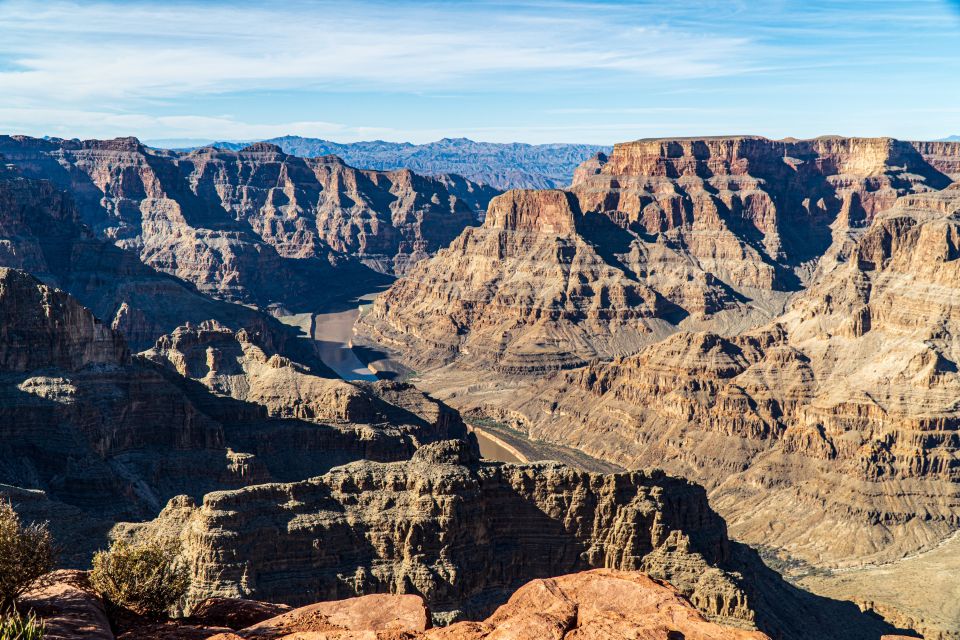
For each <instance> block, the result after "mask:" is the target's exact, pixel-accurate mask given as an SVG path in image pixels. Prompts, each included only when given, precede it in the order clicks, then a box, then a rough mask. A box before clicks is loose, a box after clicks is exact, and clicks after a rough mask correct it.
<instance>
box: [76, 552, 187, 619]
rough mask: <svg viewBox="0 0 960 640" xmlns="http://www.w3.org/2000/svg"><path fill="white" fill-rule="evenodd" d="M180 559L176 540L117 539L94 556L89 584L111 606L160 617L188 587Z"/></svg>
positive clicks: (183, 594)
mask: <svg viewBox="0 0 960 640" xmlns="http://www.w3.org/2000/svg"><path fill="white" fill-rule="evenodd" d="M179 556H180V543H179V542H178V541H176V540H163V539H160V538H153V539H148V540H145V541H143V542H138V543H136V544H128V543H126V542H123V541H119V540H118V541H117V542H114V543H113V544H112V545H111V546H110V549H109V550H108V551H99V552H97V554H96V555H95V556H94V557H93V571H92V572H91V574H90V582H91V583H92V584H93V587H94V588H95V589H96V590H97V591H99V592H100V594H101V595H103V597H104V598H106V599H107V600H109V601H110V602H111V603H113V604H115V605H119V606H122V607H126V608H127V609H130V610H132V611H135V612H136V613H139V614H141V615H144V616H148V617H151V618H161V617H163V616H164V615H165V614H166V613H167V612H168V611H169V610H170V608H171V607H173V606H174V605H175V604H177V603H178V602H180V600H181V599H182V598H183V597H184V596H185V595H186V594H187V590H188V589H189V588H190V574H189V573H188V571H187V567H186V566H184V565H183V563H181V562H179V561H178V558H179Z"/></svg>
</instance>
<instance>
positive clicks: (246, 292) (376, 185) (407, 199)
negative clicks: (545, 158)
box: [0, 136, 485, 310]
mask: <svg viewBox="0 0 960 640" xmlns="http://www.w3.org/2000/svg"><path fill="white" fill-rule="evenodd" d="M0 154H3V155H4V156H5V158H6V160H7V162H10V163H12V164H14V165H16V166H17V167H18V168H19V169H20V170H21V171H22V172H23V173H24V175H26V176H27V177H31V178H41V179H48V180H50V181H51V182H53V183H54V184H55V185H57V186H58V187H59V188H61V189H64V190H66V191H68V192H69V193H70V194H71V195H72V197H73V198H75V199H76V201H77V204H78V208H79V212H80V217H81V219H82V221H83V222H84V223H86V224H88V225H89V226H90V227H91V228H92V229H93V230H94V232H95V233H96V234H97V235H98V236H100V237H103V238H106V239H109V240H110V241H112V242H114V243H115V244H117V246H119V247H121V248H125V249H129V250H131V251H134V252H135V253H137V254H138V255H139V257H140V259H141V260H142V261H143V262H144V263H145V264H147V265H150V266H152V267H155V268H156V269H158V270H160V271H163V272H166V273H169V274H171V275H175V276H177V277H179V278H182V279H184V280H186V281H188V282H191V283H193V284H194V285H196V286H197V288H198V289H199V290H200V291H201V292H205V293H211V294H214V295H216V296H218V297H220V298H223V299H225V300H229V301H238V302H244V303H254V304H257V305H260V306H263V307H265V306H268V305H271V304H277V305H280V306H282V307H286V308H294V309H296V308H298V307H302V308H303V310H310V309H307V308H308V307H313V309H312V310H315V309H316V308H317V307H318V306H319V305H322V304H323V303H324V302H325V301H329V299H331V298H332V297H335V296H336V295H337V294H338V293H341V289H343V288H344V287H346V286H347V284H345V283H349V285H351V286H356V287H360V288H361V289H363V288H364V287H369V286H372V285H371V283H378V282H385V281H386V279H384V278H383V277H382V276H379V274H378V273H376V271H380V272H384V273H394V272H398V273H399V272H403V271H404V270H406V269H407V267H408V266H409V264H411V263H413V262H415V261H417V260H420V259H422V258H423V257H425V256H427V255H429V254H430V253H431V252H433V251H435V250H436V249H437V248H439V247H440V246H443V245H444V244H446V243H447V242H449V240H451V239H453V238H454V237H456V235H457V234H458V233H459V232H460V231H461V230H462V229H463V228H464V227H465V226H467V225H470V224H473V223H475V220H476V216H477V212H476V211H474V210H472V209H471V208H470V207H468V206H467V205H466V204H465V202H464V201H462V200H460V199H459V198H458V197H457V196H455V195H453V194H452V193H451V192H450V191H448V189H447V185H451V187H452V188H454V190H455V191H459V192H464V193H470V194H472V195H471V196H470V199H471V201H472V202H474V203H476V205H477V206H478V207H479V206H481V205H483V204H485V202H484V196H482V195H480V193H482V191H483V190H482V189H480V188H479V187H476V188H474V187H475V185H473V184H472V183H465V181H464V180H462V179H460V178H452V177H451V178H447V179H446V181H444V180H441V179H435V178H425V177H421V176H417V175H415V174H413V173H412V172H410V171H409V170H400V171H393V172H386V173H384V172H375V171H360V170H357V169H354V168H352V167H349V166H347V165H345V164H344V163H343V162H342V161H340V160H339V159H338V158H334V157H324V158H315V159H306V160H305V159H303V158H298V157H295V156H290V155H287V154H285V153H283V152H282V151H281V150H280V149H279V147H276V146H274V145H270V144H265V143H258V144H254V145H251V146H250V147H248V148H244V149H243V150H240V151H236V152H233V151H224V150H216V149H211V148H204V149H200V150H197V151H194V152H192V153H189V154H177V153H174V152H168V151H158V150H152V149H149V148H147V147H144V146H143V145H141V144H140V143H139V141H137V140H136V139H135V138H123V139H117V140H108V141H99V140H90V141H84V142H80V141H77V140H38V139H33V138H27V137H23V136H12V137H11V136H3V137H0ZM361 262H362V263H364V264H361ZM364 265H367V266H364ZM368 267H372V268H373V269H375V270H376V271H371V269H370V268H368ZM335 274H336V275H335ZM317 282H327V283H328V285H327V286H326V287H317V286H316V283H317ZM364 283H366V284H364Z"/></svg>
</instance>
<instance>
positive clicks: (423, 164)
mask: <svg viewBox="0 0 960 640" xmlns="http://www.w3.org/2000/svg"><path fill="white" fill-rule="evenodd" d="M264 142H268V143H271V144H275V145H277V146H279V147H280V148H282V149H283V150H284V151H285V152H287V153H290V154H293V155H297V156H301V157H304V158H313V157H318V156H325V155H331V154H332V155H336V156H340V157H341V158H343V159H344V160H345V161H346V162H348V163H350V164H352V165H354V166H357V167H369V168H371V169H378V170H384V171H390V170H394V169H411V170H413V171H416V172H417V173H420V174H424V175H436V176H438V177H439V176H440V175H442V174H457V175H461V176H464V177H465V178H467V179H469V180H471V181H473V182H476V183H479V184H482V185H489V186H490V187H493V188H495V189H499V190H507V189H555V188H558V187H565V186H566V185H568V184H570V178H571V177H572V176H573V171H574V169H576V167H577V165H579V164H580V163H581V162H583V161H584V160H586V159H587V158H589V157H590V156H592V155H594V154H596V153H598V152H601V151H608V150H609V147H602V146H599V145H589V144H537V145H531V144H522V143H517V142H514V143H508V144H500V143H493V142H474V141H473V140H469V139H467V138H444V139H443V140H437V141H436V142H429V143H426V144H411V143H409V142H384V141H383V140H375V141H372V142H352V143H337V142H331V141H329V140H320V139H317V138H302V137H299V136H283V137H280V138H271V139H270V140H265V141H264ZM246 144H247V143H236V142H217V143H215V144H214V146H216V147H220V148H224V149H232V150H234V151H236V150H239V149H242V148H243V147H244V146H246ZM487 199H488V200H489V197H488V198H487Z"/></svg>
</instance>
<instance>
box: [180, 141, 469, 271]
mask: <svg viewBox="0 0 960 640" xmlns="http://www.w3.org/2000/svg"><path fill="white" fill-rule="evenodd" d="M178 165H179V167H180V171H181V172H182V174H183V176H184V179H185V180H186V181H187V183H189V184H190V185H191V188H192V189H193V191H195V192H196V193H197V194H198V195H199V196H200V197H202V198H203V199H205V200H215V199H217V198H219V203H220V204H221V205H222V206H223V208H224V209H225V210H226V211H227V212H229V213H230V214H231V216H232V217H233V218H236V219H238V220H242V221H244V222H246V223H247V224H249V225H250V227H251V228H252V229H253V231H254V232H255V233H256V234H257V235H258V236H260V237H261V238H263V240H264V241H266V242H268V243H269V244H270V245H271V246H273V247H275V248H276V250H277V252H278V253H279V254H280V255H281V256H283V257H285V258H300V259H304V258H324V257H325V254H326V252H329V251H331V250H332V251H333V252H335V253H337V254H344V255H347V256H353V257H356V258H357V259H359V260H361V261H362V262H363V263H365V264H367V265H368V266H371V267H373V268H374V269H376V270H377V271H381V272H384V273H394V272H396V273H402V272H403V271H405V270H406V268H407V266H408V264H409V263H411V262H416V261H418V260H421V259H423V258H424V257H426V256H427V255H429V254H432V253H433V252H435V251H436V250H437V249H438V248H440V247H442V246H445V245H446V244H447V243H448V242H450V240H452V239H453V238H455V237H456V236H457V235H458V234H459V233H460V231H462V230H463V229H464V227H467V226H469V225H471V224H474V223H475V222H476V216H477V213H476V211H475V210H474V209H472V208H471V207H470V206H468V205H467V203H466V202H464V201H463V200H461V199H460V198H458V197H457V196H455V195H453V193H452V192H451V191H448V186H450V187H452V188H453V189H455V190H459V191H461V192H465V193H471V192H473V193H472V198H471V200H472V202H473V203H474V204H475V205H476V206H477V207H478V209H479V210H480V211H482V210H483V209H485V208H486V202H485V201H484V200H483V196H482V195H481V194H480V192H481V190H480V188H479V187H477V186H476V185H473V184H472V183H470V182H468V181H465V180H463V179H462V178H458V177H446V178H445V179H443V180H441V179H436V178H427V177H423V176H419V175H417V174H415V173H413V172H412V171H410V170H409V169H401V170H397V171H389V172H377V171H361V170H358V169H354V168H353V167H351V166H349V165H347V164H345V163H344V162H343V160H341V159H340V158H338V157H336V156H329V155H328V156H322V157H318V158H309V159H303V158H298V157H296V156H291V155H287V154H285V153H283V151H281V149H280V148H279V147H278V146H276V145H272V144H267V143H257V144H254V145H251V146H249V147H245V148H244V149H241V150H240V151H238V152H228V151H222V150H216V149H212V148H204V149H200V150H197V151H194V152H192V153H190V154H187V155H185V156H181V157H180V158H179V160H178Z"/></svg>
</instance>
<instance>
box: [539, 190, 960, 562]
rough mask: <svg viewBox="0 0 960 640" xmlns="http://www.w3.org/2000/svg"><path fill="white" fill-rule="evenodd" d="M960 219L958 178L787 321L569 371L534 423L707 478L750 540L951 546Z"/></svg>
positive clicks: (848, 553) (830, 552)
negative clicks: (611, 426)
mask: <svg viewBox="0 0 960 640" xmlns="http://www.w3.org/2000/svg"><path fill="white" fill-rule="evenodd" d="M958 214H960V191H958V190H955V189H949V190H945V191H943V192H939V193H933V194H926V195H921V196H907V197H904V198H902V199H901V200H900V201H899V202H898V204H897V206H895V207H894V208H893V209H891V210H889V211H887V212H884V213H882V214H879V215H878V216H877V217H876V218H875V220H874V222H873V223H872V225H871V226H870V227H868V228H867V229H865V230H862V231H861V232H860V233H858V234H856V238H855V239H851V243H850V247H851V248H850V249H849V250H848V251H847V252H845V253H844V254H842V255H839V256H838V258H837V259H836V260H835V261H832V262H829V263H828V262H824V263H822V264H821V266H820V271H821V276H820V277H819V278H818V279H817V280H816V281H815V282H814V283H813V284H812V285H811V287H810V288H809V289H808V290H807V291H806V292H805V293H804V294H803V295H801V296H800V297H798V298H797V299H796V301H795V302H793V304H792V305H791V308H790V310H789V311H788V312H787V313H786V314H784V315H783V316H782V317H781V318H779V319H778V321H777V322H776V323H774V324H771V325H769V326H766V327H764V328H761V329H759V330H756V331H754V332H750V333H746V334H743V335H740V336H735V337H730V338H724V337H722V336H718V335H716V334H711V333H678V334H676V335H674V336H672V337H671V338H669V339H667V340H665V341H664V342H662V343H659V344H657V345H654V346H652V347H650V348H648V349H646V350H644V351H641V352H640V353H639V354H637V355H635V356H631V357H629V358H626V359H623V360H618V361H614V362H612V363H609V364H597V365H594V366H591V367H587V368H584V369H581V370H578V371H576V372H571V373H569V374H567V375H565V376H560V377H559V378H558V379H557V380H556V381H555V382H554V383H552V391H551V392H549V393H547V394H543V393H540V394H539V398H538V400H536V401H534V402H533V403H532V404H531V407H533V406H535V405H538V406H539V408H538V409H536V410H534V409H531V410H532V411H537V412H541V413H539V415H538V417H537V418H535V419H534V420H533V422H535V423H536V425H537V426H536V427H534V428H533V429H532V435H534V436H535V437H544V438H548V439H552V440H558V441H564V442H567V443H569V442H571V441H573V442H577V443H579V446H581V447H582V448H583V449H585V450H586V451H588V452H589V453H591V454H593V455H595V456H599V457H604V458H607V459H611V460H614V461H616V462H619V463H621V464H626V465H627V466H631V465H634V464H651V463H654V462H656V463H657V464H662V465H665V466H666V468H667V469H669V470H671V471H673V472H675V473H682V474H684V475H687V476H690V477H693V478H696V479H698V480H700V481H702V482H704V483H706V484H707V486H708V487H709V488H711V489H712V491H713V493H712V495H713V500H714V503H715V504H716V505H717V507H718V508H719V509H720V510H721V512H722V513H724V515H725V516H726V517H727V518H728V519H729V520H730V522H731V526H732V529H733V530H734V531H735V532H736V534H737V535H738V537H740V538H741V539H745V540H747V541H749V542H754V543H758V544H767V545H772V546H775V547H778V548H781V549H785V550H788V551H789V552H790V553H791V554H792V555H796V556H798V557H801V558H803V559H804V560H805V561H808V562H813V563H819V562H827V563H830V562H835V563H836V562H840V563H842V562H863V561H867V560H870V559H873V560H875V561H889V560H891V559H895V558H896V557H898V556H899V555H902V554H906V553H909V552H912V551H915V550H917V549H922V548H925V547H928V546H930V545H933V544H936V542H937V541H939V540H941V539H943V538H944V537H945V536H946V535H948V534H949V533H951V532H952V531H954V530H955V529H956V528H957V527H958V525H960V511H958V504H960V503H958V502H957V500H958V497H960V488H958V487H960V483H958V481H960V466H958V462H957V452H958V450H960V441H958V435H957V424H958V413H957V407H956V403H955V398H956V396H957V394H958V392H960V377H958V374H957V370H956V366H955V365H954V364H953V363H954V361H955V360H956V358H957V353H958V350H960V343H958V338H957V327H958V326H960V325H958V323H957V305H956V300H955V296H954V295H953V293H952V292H953V291H954V290H955V288H956V287H958V286H960V271H958V267H957V265H958V262H957V261H956V258H957V256H960V252H958V250H957V249H956V247H957V246H960V244H958V238H960V226H958V225H960V215H958ZM550 406H554V407H563V410H562V412H559V411H552V412H550V413H549V414H547V413H543V409H545V408H546V409H548V411H549V407H550ZM613 419H615V420H616V424H618V429H617V430H616V431H613V432H611V430H610V429H609V428H608V426H607V425H609V424H610V421H611V420H613ZM841 523H842V524H841ZM841 526H842V527H844V528H845V529H844V530H845V534H844V535H837V532H838V530H839V529H838V528H839V527H841Z"/></svg>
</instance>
